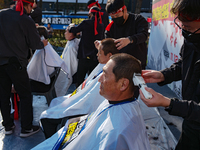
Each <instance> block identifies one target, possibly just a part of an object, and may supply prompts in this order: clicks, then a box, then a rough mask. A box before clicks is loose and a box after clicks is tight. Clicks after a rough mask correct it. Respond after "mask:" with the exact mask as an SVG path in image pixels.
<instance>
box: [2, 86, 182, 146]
mask: <svg viewBox="0 0 200 150" xmlns="http://www.w3.org/2000/svg"><path fill="white" fill-rule="evenodd" d="M148 86H149V87H151V88H153V89H154V90H155V91H157V92H160V93H162V94H163V95H165V96H168V97H176V95H175V94H174V93H173V92H172V91H171V90H170V89H169V88H168V87H167V86H163V87H159V86H158V85H157V84H148ZM74 88H75V87H74V85H72V86H71V87H70V89H69V92H70V93H71V92H72V91H73V89H74ZM36 99H37V100H35V101H34V102H33V105H34V124H37V120H38V116H39V114H40V113H41V112H42V111H43V110H44V109H46V108H47V105H46V103H45V98H44V97H42V96H40V97H39V98H36ZM158 109H159V112H160V114H161V116H162V117H163V119H164V120H165V122H166V124H168V127H169V128H170V130H171V131H172V133H173V134H174V136H175V138H176V139H177V140H178V138H179V136H180V131H181V123H182V118H180V117H174V116H169V115H168V113H166V112H165V111H164V109H163V108H158ZM0 120H2V118H1V115H0ZM15 124H16V128H15V131H14V134H12V135H8V136H5V135H4V128H3V127H2V126H1V125H0V149H1V150H29V149H31V148H32V147H34V146H36V145H37V144H39V143H40V142H42V141H43V140H45V138H44V135H43V133H42V131H40V132H38V133H37V134H35V135H33V136H30V137H27V138H20V137H19V133H20V123H19V120H16V121H15Z"/></svg>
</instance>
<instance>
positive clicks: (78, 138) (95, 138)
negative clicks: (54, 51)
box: [34, 53, 150, 150]
mask: <svg viewBox="0 0 200 150" xmlns="http://www.w3.org/2000/svg"><path fill="white" fill-rule="evenodd" d="M134 73H141V63H140V62H139V61H138V60H137V59H136V58H134V57H133V56H131V55H129V54H123V53H122V54H115V55H112V56H111V58H110V60H109V61H108V62H107V63H106V65H105V66H104V67H103V73H102V74H101V76H100V78H99V80H98V81H99V82H100V90H99V93H100V95H102V96H103V97H104V98H105V100H104V101H103V102H102V103H101V104H100V106H99V107H98V108H97V110H96V111H95V112H94V113H93V114H90V115H85V116H81V117H79V119H78V120H76V119H75V118H72V119H69V120H68V121H67V123H66V124H65V127H63V128H61V129H60V130H59V131H58V132H57V133H56V134H54V135H53V136H52V137H51V138H49V139H47V140H46V141H44V142H43V143H41V144H40V145H38V146H37V147H35V148H34V149H52V148H53V149H57V148H61V149H70V150H72V149H78V150H83V149H84V150H96V149H102V150H103V149H112V150H113V149H115V150H122V149H126V150H129V149H130V150H150V145H149V140H148V137H147V133H146V130H145V125H144V121H143V118H142V115H141V111H140V106H139V102H138V100H136V99H135V98H133V96H134V91H135V89H136V87H135V85H134V84H133V81H132V78H133V74H134ZM64 133H66V134H64Z"/></svg>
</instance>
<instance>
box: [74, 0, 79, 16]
mask: <svg viewBox="0 0 200 150" xmlns="http://www.w3.org/2000/svg"><path fill="white" fill-rule="evenodd" d="M77 5H78V0H76V4H75V12H74V13H75V14H76V12H77Z"/></svg>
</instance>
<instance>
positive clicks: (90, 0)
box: [87, 0, 96, 6]
mask: <svg viewBox="0 0 200 150" xmlns="http://www.w3.org/2000/svg"><path fill="white" fill-rule="evenodd" d="M94 2H96V0H89V1H88V2H87V6H88V5H90V4H92V3H94Z"/></svg>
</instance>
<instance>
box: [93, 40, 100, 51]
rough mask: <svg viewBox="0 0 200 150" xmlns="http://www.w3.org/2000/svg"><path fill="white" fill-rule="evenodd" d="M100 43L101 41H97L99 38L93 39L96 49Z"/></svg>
mask: <svg viewBox="0 0 200 150" xmlns="http://www.w3.org/2000/svg"><path fill="white" fill-rule="evenodd" d="M100 43H101V41H99V40H96V41H94V45H95V47H96V49H99V45H100Z"/></svg>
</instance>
